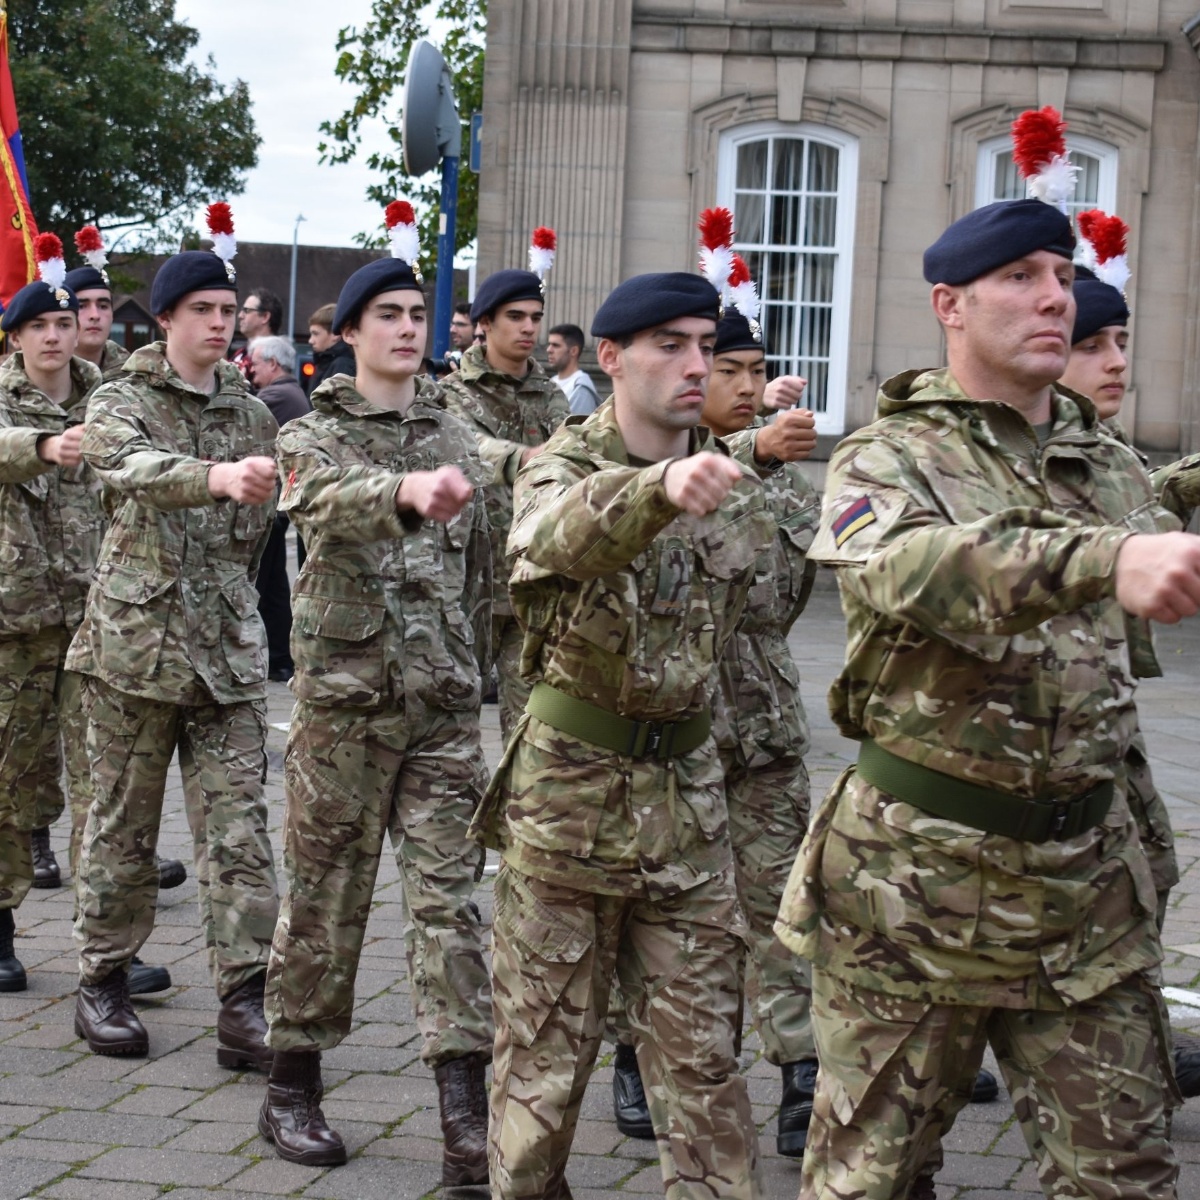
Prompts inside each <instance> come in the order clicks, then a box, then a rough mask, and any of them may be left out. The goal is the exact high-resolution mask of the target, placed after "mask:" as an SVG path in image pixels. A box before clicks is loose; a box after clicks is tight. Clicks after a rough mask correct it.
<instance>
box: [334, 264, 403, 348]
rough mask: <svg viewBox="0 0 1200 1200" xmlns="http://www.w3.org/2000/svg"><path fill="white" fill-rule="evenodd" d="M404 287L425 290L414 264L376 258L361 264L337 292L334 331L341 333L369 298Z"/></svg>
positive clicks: (372, 298)
mask: <svg viewBox="0 0 1200 1200" xmlns="http://www.w3.org/2000/svg"><path fill="white" fill-rule="evenodd" d="M403 288H408V289H409V290H410V291H416V292H420V291H422V290H423V289H422V287H421V281H420V280H419V279H418V278H417V276H416V274H415V273H414V271H413V269H412V265H411V264H410V263H406V262H405V261H404V260H403V259H402V258H393V257H388V258H377V259H376V260H375V261H374V262H369V263H367V265H366V266H365V267H359V268H358V270H357V271H355V272H354V274H353V275H351V276H350V278H349V279H347V280H346V282H345V283H344V284H343V285H342V290H341V292H340V293H339V294H338V301H337V308H336V309H335V310H334V313H333V332H334V333H341V332H342V326H343V325H345V324H346V322H347V321H352V320H353V319H354V318H356V317H357V316H358V315H359V314H360V313H361V312H362V310H363V306H364V305H365V304H366V303H367V301H368V300H374V299H375V297H376V296H378V295H380V294H382V293H383V292H397V291H400V290H401V289H403Z"/></svg>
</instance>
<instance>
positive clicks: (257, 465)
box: [208, 454, 275, 504]
mask: <svg viewBox="0 0 1200 1200" xmlns="http://www.w3.org/2000/svg"><path fill="white" fill-rule="evenodd" d="M208 490H209V492H210V493H211V494H212V495H213V496H214V497H215V498H216V499H217V500H220V499H222V498H224V497H226V496H227V497H228V498H229V499H230V500H236V501H237V502H238V503H239V504H265V503H266V502H267V501H268V500H270V498H271V497H272V496H273V495H275V460H274V459H273V458H267V456H266V455H265V454H252V455H251V456H250V457H249V458H243V459H241V460H240V461H239V462H231V463H213V465H212V466H211V467H209V469H208Z"/></svg>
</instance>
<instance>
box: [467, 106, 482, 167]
mask: <svg viewBox="0 0 1200 1200" xmlns="http://www.w3.org/2000/svg"><path fill="white" fill-rule="evenodd" d="M482 151H483V113H481V112H475V113H472V114H471V153H470V154H469V155H468V156H467V167H468V169H469V170H472V171H474V172H475V174H476V175H478V174H479V162H480V159H481V158H482Z"/></svg>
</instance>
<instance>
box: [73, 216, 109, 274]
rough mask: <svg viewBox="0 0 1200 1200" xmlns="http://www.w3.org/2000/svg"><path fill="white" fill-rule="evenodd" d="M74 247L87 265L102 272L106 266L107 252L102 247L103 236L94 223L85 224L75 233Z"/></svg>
mask: <svg viewBox="0 0 1200 1200" xmlns="http://www.w3.org/2000/svg"><path fill="white" fill-rule="evenodd" d="M75 249H76V250H78V251H79V253H80V255H81V256H82V258H83V261H84V262H85V263H87V265H88V266H89V267H92V268H94V269H95V270H97V271H99V272H101V273H102V274H103V272H104V268H105V267H107V266H108V252H107V251H106V250H105V249H104V238H102V237H101V236H100V230H99V229H97V228H96V226H95V225H85V226H84V227H83V228H82V229H80V230H79V232H78V233H76V234H75Z"/></svg>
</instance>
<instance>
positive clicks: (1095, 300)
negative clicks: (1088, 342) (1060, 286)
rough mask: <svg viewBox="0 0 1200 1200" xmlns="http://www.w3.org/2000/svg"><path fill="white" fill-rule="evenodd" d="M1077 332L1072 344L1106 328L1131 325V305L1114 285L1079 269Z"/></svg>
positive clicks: (1086, 270) (1076, 307) (1076, 312)
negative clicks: (1107, 326)
mask: <svg viewBox="0 0 1200 1200" xmlns="http://www.w3.org/2000/svg"><path fill="white" fill-rule="evenodd" d="M1074 291H1075V329H1074V331H1073V332H1072V334H1071V345H1072V346H1073V345H1075V343H1076V342H1082V341H1083V339H1084V338H1090V337H1091V336H1092V334H1094V333H1099V332H1100V330H1101V329H1103V328H1104V327H1105V326H1106V325H1128V324H1129V305H1128V304H1126V303H1125V297H1124V296H1122V295H1121V293H1120V292H1118V291H1117V289H1116V288H1115V287H1113V286H1112V284H1111V283H1103V282H1101V281H1100V280H1099V279H1097V278H1096V276H1095V275H1093V274H1092V273H1091V271H1089V270H1088V269H1087V267H1076V268H1075V286H1074Z"/></svg>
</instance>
